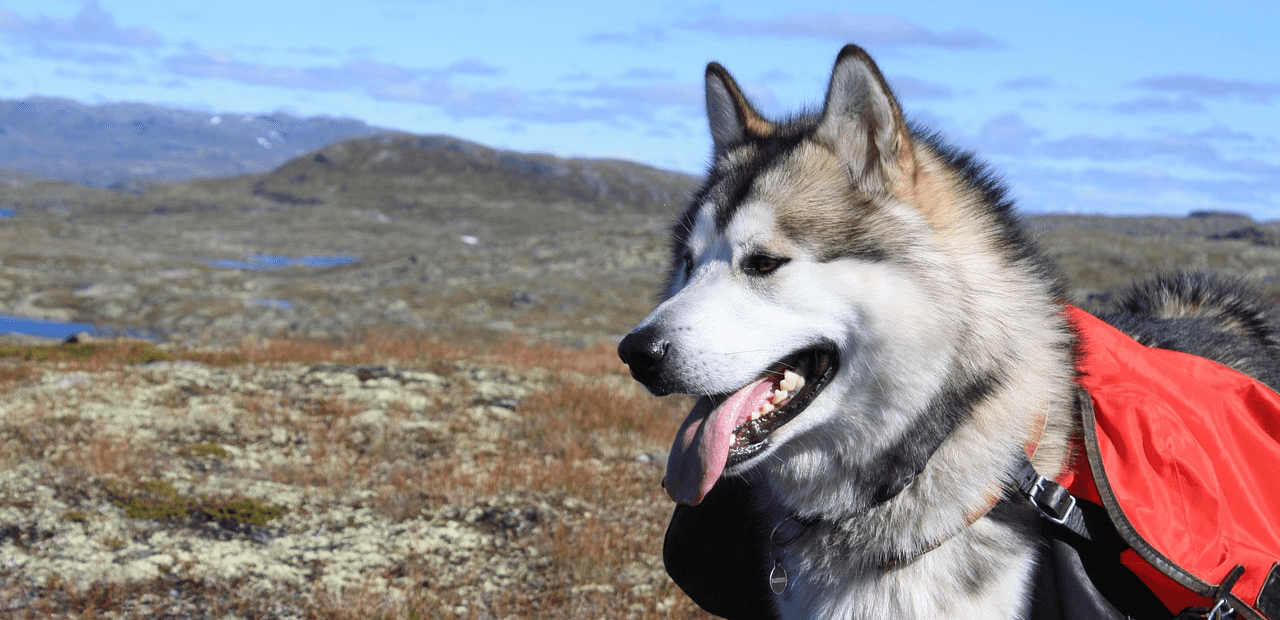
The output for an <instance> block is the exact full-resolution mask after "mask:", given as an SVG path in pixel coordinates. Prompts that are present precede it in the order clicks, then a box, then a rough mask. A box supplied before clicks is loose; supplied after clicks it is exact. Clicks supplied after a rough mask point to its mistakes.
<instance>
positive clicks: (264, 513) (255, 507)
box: [200, 498, 285, 525]
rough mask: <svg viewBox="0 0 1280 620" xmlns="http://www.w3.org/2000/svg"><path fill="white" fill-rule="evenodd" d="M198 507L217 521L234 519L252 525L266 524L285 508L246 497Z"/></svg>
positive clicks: (281, 514) (278, 515)
mask: <svg viewBox="0 0 1280 620" xmlns="http://www.w3.org/2000/svg"><path fill="white" fill-rule="evenodd" d="M206 501H207V500H206ZM200 509H201V510H202V511H204V513H205V514H207V515H209V516H211V517H213V518H215V519H218V520H219V521H235V522H237V523H249V524H252V525H266V524H267V522H269V521H271V520H272V519H275V518H277V517H280V516H283V515H284V513H285V509H284V508H283V507H281V506H273V505H271V504H268V503H266V502H264V501H262V500H257V499H247V498H246V499H239V500H235V501H229V502H209V503H207V504H206V505H204V506H202V507H201V508H200Z"/></svg>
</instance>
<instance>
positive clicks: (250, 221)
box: [0, 133, 1280, 620]
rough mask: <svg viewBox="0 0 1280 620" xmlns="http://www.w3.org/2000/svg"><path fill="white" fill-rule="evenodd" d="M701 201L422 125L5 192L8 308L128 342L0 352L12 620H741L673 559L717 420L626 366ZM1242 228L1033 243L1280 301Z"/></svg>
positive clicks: (1111, 223)
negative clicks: (265, 163) (675, 579)
mask: <svg viewBox="0 0 1280 620" xmlns="http://www.w3.org/2000/svg"><path fill="white" fill-rule="evenodd" d="M695 183H696V180H695V179H694V178H692V177H689V176H687V175H682V174H678V173H673V172H668V171H663V170H658V169H654V168H649V167H645V166H641V165H638V164H632V163H627V162H621V161H610V160H575V159H562V158H556V157H551V156H544V155H530V154H523V153H514V152H504V151H498V150H494V149H490V148H487V147H484V146H481V145H477V144H474V143H469V142H465V141H462V140H458V139H454V138H449V137H442V136H416V135H408V134H393V133H388V134H377V135H371V136H360V137H354V138H350V139H347V140H344V141H340V142H336V143H333V144H330V145H328V146H325V147H323V148H320V149H318V150H315V151H311V152H308V153H306V154H304V155H301V156H298V157H295V158H293V159H291V160H288V161H286V162H285V163H284V164H283V165H280V166H279V167H277V168H275V169H273V170H270V171H268V172H263V173H259V174H248V175H243V176H236V177H228V178H211V179H200V180H187V181H181V182H178V181H174V182H163V183H161V182H156V183H153V184H149V185H146V186H145V187H140V188H134V191H123V190H120V189H105V188H100V187H90V186H86V185H83V184H69V183H66V182H63V181H55V180H49V179H45V178H39V177H35V176H29V175H26V174H21V173H11V174H5V175H3V177H2V178H0V214H6V215H5V216H3V217H0V313H2V314H6V315H14V316H21V317H28V318H35V319H45V320H50V321H63V322H75V323H92V324H96V325H99V326H103V327H104V329H102V330H100V331H101V333H99V334H98V335H96V336H95V337H92V338H80V339H78V341H76V342H71V343H62V342H60V341H50V340H40V339H35V338H30V337H21V336H9V337H6V338H5V339H4V340H3V344H0V395H2V396H0V618H50V617H67V618H71V617H74V618H99V617H100V618H468V619H495V620H498V619H505V618H602V617H608V618H636V619H644V618H705V617H708V616H707V615H706V614H704V613H703V612H701V611H699V610H698V609H697V608H696V606H694V605H693V604H692V603H691V602H690V601H689V600H688V599H687V598H686V597H684V595H683V594H682V593H681V592H680V591H679V590H678V589H677V588H676V587H675V586H674V585H673V584H671V582H670V581H669V579H668V578H667V577H666V574H665V572H664V571H663V568H662V560H661V544H662V535H663V531H664V528H665V526H666V520H667V518H668V516H669V514H670V510H671V505H670V503H669V501H668V500H667V499H666V497H665V495H664V494H663V493H662V491H661V489H660V488H659V481H660V480H661V478H662V474H663V467H664V464H665V461H666V451H667V449H668V448H669V446H670V442H671V438H672V436H673V433H674V432H675V429H676V427H677V426H678V424H679V423H680V420H681V419H683V417H684V414H685V411H686V409H687V406H688V402H687V401H685V400H682V399H681V398H680V397H666V398H654V397H651V396H649V395H647V394H646V393H644V391H643V390H642V389H641V388H639V387H638V385H637V384H635V383H634V382H633V381H631V380H630V378H629V376H628V375H627V372H626V369H625V367H623V366H622V364H621V363H620V362H619V361H618V360H617V357H616V355H615V353H614V347H615V346H616V343H617V341H618V339H619V338H620V337H621V336H622V335H623V334H624V333H626V331H627V330H628V329H630V327H631V326H632V325H633V324H634V323H635V322H636V321H638V320H639V319H640V318H642V317H643V316H644V315H645V314H646V313H647V312H648V310H649V309H650V307H651V306H652V304H653V300H654V295H655V293H656V292H657V287H658V284H659V282H660V281H661V279H662V270H663V268H664V266H665V261H666V258H667V249H666V240H665V237H666V233H667V228H668V226H669V222H670V220H671V219H672V218H673V217H674V215H675V214H676V213H677V212H678V211H680V210H681V209H682V208H683V206H684V201H685V200H686V199H687V196H688V194H689V192H690V191H691V189H692V188H693V187H694V184H695ZM1013 190H1014V193H1015V194H1016V191H1017V188H1013ZM1212 207H1213V206H1212V205H1206V210H1205V211H1203V212H1198V213H1195V214H1191V215H1190V216H1188V217H1183V218H1176V217H1148V218H1106V217H1087V216H1067V215H1035V216H1027V217H1026V222H1027V225H1028V226H1029V227H1030V228H1031V229H1032V230H1033V231H1034V233H1035V235H1036V237H1037V238H1038V239H1039V241H1040V243H1041V244H1042V246H1043V247H1044V249H1045V250H1046V251H1047V253H1048V254H1049V255H1050V256H1051V257H1052V258H1053V259H1054V260H1055V261H1056V262H1057V264H1058V265H1059V268H1060V270H1061V273H1062V275H1063V277H1064V278H1065V280H1066V281H1067V282H1068V290H1069V291H1070V295H1071V298H1072V301H1074V302H1075V303H1077V304H1079V305H1081V306H1083V307H1085V308H1086V309H1089V308H1097V307H1099V306H1100V305H1101V304H1105V303H1106V302H1107V301H1108V299H1109V296H1110V295H1111V294H1112V293H1113V292H1114V291H1115V290H1116V289H1118V288H1119V287H1122V286H1123V285H1124V284H1125V283H1126V282H1128V281H1129V279H1130V278H1132V277H1135V276H1140V275H1142V274H1145V273H1149V272H1151V271H1155V270H1159V269H1171V268H1188V267H1190V268H1204V269H1216V270H1219V271H1222V272H1226V273H1230V274H1234V275H1238V276H1241V277H1243V278H1245V279H1247V280H1249V281H1251V282H1253V283H1255V284H1256V285H1257V286H1259V287H1260V288H1261V289H1263V290H1264V292H1265V293H1266V295H1267V296H1268V297H1269V298H1270V299H1272V300H1280V225H1277V224H1274V223H1270V222H1257V221H1253V220H1251V219H1250V218H1248V217H1246V216H1242V215H1236V214H1230V213H1220V212H1216V211H1214V210H1213V208H1212ZM106 328H110V329H106ZM112 333H114V334H126V335H127V337H119V338H117V337H113V336H111V334H112ZM134 336H146V337H147V339H142V338H137V337H134Z"/></svg>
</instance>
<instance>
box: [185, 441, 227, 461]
mask: <svg viewBox="0 0 1280 620" xmlns="http://www.w3.org/2000/svg"><path fill="white" fill-rule="evenodd" d="M191 453H192V454H194V455H196V456H211V457H217V458H226V457H227V456H228V452H227V450H226V448H223V447H222V446H219V445H218V444H216V443H213V442H205V443H198V444H196V445H194V446H191Z"/></svg>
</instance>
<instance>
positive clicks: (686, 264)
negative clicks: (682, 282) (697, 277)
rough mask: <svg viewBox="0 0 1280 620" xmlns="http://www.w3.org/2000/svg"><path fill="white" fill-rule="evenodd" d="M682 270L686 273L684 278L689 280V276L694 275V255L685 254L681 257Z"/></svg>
mask: <svg viewBox="0 0 1280 620" xmlns="http://www.w3.org/2000/svg"><path fill="white" fill-rule="evenodd" d="M680 270H681V271H682V272H683V273H684V278H685V279H686V280H688V279H689V275H690V274H692V273H693V255H691V254H685V255H683V256H681V257H680Z"/></svg>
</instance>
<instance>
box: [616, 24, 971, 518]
mask: <svg viewBox="0 0 1280 620" xmlns="http://www.w3.org/2000/svg"><path fill="white" fill-rule="evenodd" d="M706 96H707V113H708V117H709V120H710V125H711V135H712V138H713V142H714V160H713V163H712V165H711V168H710V171H709V174H708V177H707V180H706V182H705V184H704V186H703V187H702V189H701V190H700V191H699V192H698V193H697V194H696V195H695V197H694V199H693V201H692V202H691V204H690V206H689V207H688V209H687V210H686V211H685V212H684V214H683V215H682V216H681V217H680V218H679V220H678V221H677V222H676V224H675V226H674V227H673V235H672V236H673V242H672V254H671V266H670V271H669V274H668V281H667V286H666V291H665V295H664V300H663V301H662V303H661V304H660V305H659V306H658V307H657V308H656V309H655V310H654V311H653V312H652V313H651V314H650V315H649V316H648V317H647V318H646V319H645V320H644V321H643V322H641V323H640V324H639V325H638V326H637V327H636V328H635V330H633V331H632V332H631V333H630V334H628V335H627V336H626V337H625V338H624V339H623V340H622V342H621V344H620V345H619V347H618V352H619V355H620V356H621V357H622V360H623V361H624V362H625V363H627V364H628V365H629V366H630V368H631V373H632V376H634V377H635V378H636V379H637V380H638V381H640V382H641V383H643V384H644V385H645V387H646V388H648V389H649V391H651V392H653V393H654V394H658V395H663V394H668V393H685V394H692V395H695V396H697V397H698V400H697V404H696V405H695V406H694V408H693V410H692V411H691V412H690V413H689V416H688V418H687V419H686V420H685V422H684V423H683V424H682V425H681V427H680V429H679V431H678V434H677V437H676V439H675V442H674V444H673V446H672V451H671V456H670V460H669V462H668V471H667V477H666V480H665V485H666V488H667V491H668V494H669V495H670V496H671V497H672V499H674V500H675V501H678V502H682V503H689V504H696V503H698V502H700V501H701V500H702V498H703V496H705V494H706V493H707V492H708V491H709V490H710V489H711V487H712V485H714V484H715V482H716V480H717V479H718V478H719V477H720V475H721V474H722V473H729V474H737V473H741V472H743V471H746V470H747V469H749V468H753V467H757V466H765V467H768V468H770V469H771V470H774V471H778V470H783V469H787V470H789V471H790V474H791V475H794V476H802V477H811V476H818V475H821V474H822V470H823V468H828V467H831V466H833V463H835V462H837V461H838V462H839V464H840V465H842V466H848V467H854V468H862V469H864V470H866V471H872V470H874V471H877V472H879V473H877V474H875V475H877V476H880V477H883V478H884V479H885V480H882V481H876V482H873V483H872V484H871V487H872V488H871V490H870V491H868V492H869V493H872V494H876V493H879V494H883V493H890V494H891V493H893V492H896V490H895V488H894V487H895V486H896V487H897V489H900V488H901V484H903V482H902V481H901V478H902V477H903V474H902V472H900V471H898V470H899V469H905V470H911V471H910V472H909V473H911V474H914V473H915V472H916V471H918V467H920V466H921V464H920V463H916V462H911V463H906V464H904V465H902V466H901V467H899V466H896V465H885V464H883V463H881V464H879V465H874V464H871V463H870V460H871V458H872V456H873V455H880V454H882V453H883V451H884V450H887V449H889V448H890V447H891V446H890V444H891V442H892V441H893V440H894V439H896V438H898V437H900V435H901V432H902V431H903V429H904V428H905V427H906V426H908V425H909V424H911V423H912V420H910V419H908V416H907V414H906V413H904V412H912V411H919V410H922V409H924V408H926V406H927V401H929V400H930V399H932V398H933V397H934V396H935V395H936V394H937V393H938V391H939V389H940V388H939V386H940V385H941V383H942V382H943V380H944V377H945V375H946V374H947V373H948V371H949V370H950V368H951V366H952V364H953V360H954V351H955V349H956V343H955V342H954V341H953V338H952V335H953V334H954V333H955V330H954V329H947V328H944V327H942V325H943V324H955V323H956V322H957V321H956V320H955V315H956V313H958V312H961V309H960V308H956V307H951V305H950V304H949V297H948V295H947V294H942V293H941V291H947V290H948V289H949V288H954V286H951V287H948V286H947V284H946V283H945V282H943V281H944V280H946V278H947V269H948V267H947V261H944V260H941V259H940V258H939V249H938V246H937V234H936V231H937V230H938V229H939V227H940V226H943V227H945V225H946V218H948V217H951V216H952V214H951V212H950V209H949V208H947V205H949V204H950V203H953V202H956V201H959V200H962V198H958V197H956V196H953V195H950V194H949V193H948V192H949V191H950V189H949V188H947V187H945V181H946V170H945V168H944V167H942V166H940V165H939V164H938V163H937V161H936V159H937V158H936V156H934V155H933V152H932V151H931V150H929V149H920V148H917V147H916V145H915V144H914V143H913V137H912V134H911V131H910V130H909V129H908V127H907V124H906V122H905V121H904V119H903V115H902V111H901V109H900V107H899V104H898V102H897V101H896V100H895V99H894V97H893V95H892V93H891V91H890V89H889V87H888V85H887V84H886V82H885V80H884V77H883V76H882V75H881V74H880V71H879V70H878V69H877V68H876V66H875V64H874V63H873V62H872V61H871V59H870V57H869V56H868V55H867V54H866V53H865V52H864V51H863V50H862V49H860V48H858V47H855V46H847V47H846V48H845V49H844V50H842V51H841V53H840V55H839V57H838V58H837V60H836V64H835V68H834V70H833V71H832V76H831V80H830V85H829V88H828V92H827V95H826V100H825V104H824V106H823V109H822V110H821V111H820V112H819V113H817V114H811V115H805V116H800V117H797V118H794V119H790V120H786V121H781V122H773V121H770V120H766V119H765V118H764V117H762V116H761V115H760V114H759V113H758V112H757V111H756V110H755V109H754V108H753V107H752V106H751V104H750V102H749V101H748V100H747V98H746V96H745V95H743V93H742V91H741V90H740V89H739V87H738V85H737V84H736V83H735V82H734V80H733V78H732V77H731V76H730V75H729V74H728V72H727V71H725V69H724V68H723V67H721V66H720V65H718V64H715V63H712V64H711V65H709V66H708V67H707V73H706ZM912 458H913V459H914V458H915V457H914V456H912ZM886 468H887V469H886ZM881 470H885V471H881Z"/></svg>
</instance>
